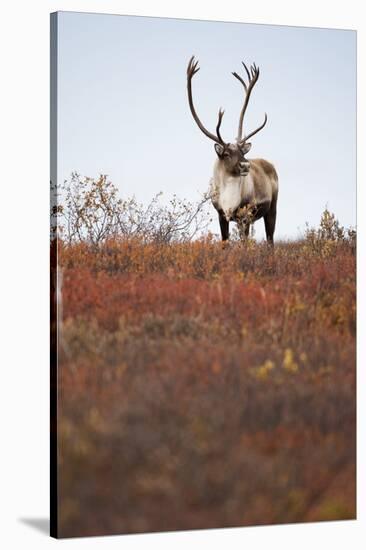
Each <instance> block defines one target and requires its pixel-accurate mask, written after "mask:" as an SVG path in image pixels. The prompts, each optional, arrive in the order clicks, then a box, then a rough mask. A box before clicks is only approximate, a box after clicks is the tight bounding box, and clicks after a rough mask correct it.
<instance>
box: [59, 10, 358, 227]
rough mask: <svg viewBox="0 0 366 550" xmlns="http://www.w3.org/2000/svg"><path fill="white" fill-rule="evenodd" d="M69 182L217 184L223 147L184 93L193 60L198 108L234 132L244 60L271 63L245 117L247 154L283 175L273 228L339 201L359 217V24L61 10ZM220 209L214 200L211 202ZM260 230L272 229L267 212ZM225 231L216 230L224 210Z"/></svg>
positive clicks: (123, 189)
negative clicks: (354, 27)
mask: <svg viewBox="0 0 366 550" xmlns="http://www.w3.org/2000/svg"><path fill="white" fill-rule="evenodd" d="M58 21H59V26H58V37H59V43H58V46H59V49H58V52H59V58H58V59H59V73H58V99H59V111H58V125H59V126H58V128H59V139H58V145H59V149H58V177H59V181H62V180H63V179H65V178H68V177H69V175H70V173H71V172H72V171H74V170H76V171H77V172H79V173H81V174H82V175H87V176H92V177H93V176H95V177H97V176H98V175H99V174H100V173H103V174H108V175H109V178H110V179H111V180H112V181H113V183H114V184H115V185H116V186H117V187H118V188H119V190H120V193H121V195H122V196H124V197H126V196H131V195H133V194H135V195H136V197H137V198H138V199H139V200H140V201H143V202H147V201H148V200H150V199H151V198H152V196H153V195H155V194H156V193H157V192H159V191H163V193H164V197H165V200H168V199H169V198H170V196H171V195H172V194H173V193H176V194H177V195H178V196H180V197H185V198H188V199H190V200H198V199H199V197H200V193H203V192H205V191H206V190H207V188H208V182H209V179H210V177H211V174H212V166H213V163H214V160H215V158H216V156H215V152H214V148H213V145H214V143H213V142H212V141H211V140H209V139H208V138H206V137H205V136H204V135H203V134H202V133H201V132H200V130H199V129H198V128H197V126H196V124H195V122H194V121H193V118H192V116H191V113H190V110H189V107H188V101H187V92H186V67H187V63H188V60H189V58H190V57H191V55H193V54H195V55H196V57H197V58H198V59H199V61H200V66H201V70H200V71H199V72H198V73H197V74H196V75H195V77H194V80H193V93H194V98H195V104H196V108H197V111H198V113H199V115H200V117H201V119H202V121H203V122H204V124H205V126H206V127H207V128H208V129H209V130H211V131H214V128H215V126H216V121H217V111H218V108H219V107H220V106H221V107H223V108H224V109H225V116H224V119H223V124H222V135H223V137H224V139H225V140H226V141H232V142H233V141H234V138H235V136H236V132H237V125H238V117H239V113H240V109H241V107H242V101H243V89H242V87H241V85H240V84H239V82H238V81H237V80H236V79H235V78H234V77H233V76H232V75H231V72H232V71H239V72H240V71H241V74H242V72H243V68H242V66H241V61H242V60H244V61H245V62H246V63H247V64H250V63H252V62H253V61H254V62H255V63H256V64H257V65H258V66H259V67H260V70H261V74H260V77H259V81H258V83H257V85H256V87H255V89H254V91H253V93H252V96H251V101H250V104H249V107H248V110H247V114H246V127H247V128H248V129H253V128H255V127H257V126H258V125H259V124H260V123H261V122H262V120H263V116H264V112H265V111H266V112H267V113H268V123H267V126H266V127H265V128H264V129H263V130H262V131H261V132H260V133H259V134H257V135H256V136H254V137H253V139H252V150H251V152H250V154H249V155H248V157H249V158H250V157H262V158H265V159H267V160H270V161H272V162H273V163H274V164H275V166H276V169H277V172H278V175H279V184H280V194H279V202H278V218H277V220H278V221H277V230H276V236H277V238H278V237H281V238H295V237H297V236H298V234H299V231H301V230H303V229H304V227H305V222H309V223H310V224H311V225H317V224H318V222H319V218H320V215H321V212H322V211H323V209H324V207H325V206H326V205H328V207H329V209H330V210H332V211H333V212H335V214H336V215H337V217H338V218H339V220H340V222H341V223H342V224H343V225H346V226H349V225H353V226H354V225H355V223H356V33H355V32H354V31H342V30H331V29H313V28H298V27H281V26H273V25H252V24H244V23H222V22H209V21H207V22H205V21H191V20H177V19H160V18H150V17H128V16H118V15H101V14H84V13H71V12H60V13H59V16H58ZM212 208H213V207H212ZM255 228H256V236H257V237H258V238H261V237H262V236H263V235H264V231H263V221H262V220H260V221H258V222H257V223H256V226H255ZM212 229H213V230H214V232H217V233H218V232H219V227H218V222H217V220H216V213H215V212H214V223H213V225H212Z"/></svg>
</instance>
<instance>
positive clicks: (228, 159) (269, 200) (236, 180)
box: [187, 56, 278, 245]
mask: <svg viewBox="0 0 366 550" xmlns="http://www.w3.org/2000/svg"><path fill="white" fill-rule="evenodd" d="M242 64H243V67H244V69H245V72H246V74H247V78H248V82H246V81H245V79H244V78H242V77H241V76H240V75H239V74H238V73H236V72H233V73H232V74H233V76H234V77H235V78H236V79H237V80H239V82H240V83H241V84H242V86H243V88H244V103H243V107H242V109H241V112H240V116H239V128H238V135H237V137H236V142H235V143H227V142H225V141H224V140H223V139H222V136H221V133H220V127H221V122H222V118H223V116H224V111H223V110H222V109H221V108H220V109H219V114H218V121H217V125H216V135H215V134H213V133H211V132H209V131H208V130H207V129H206V128H205V127H204V125H203V124H202V122H201V120H200V119H199V117H198V115H197V112H196V109H195V107H194V104H193V98H192V78H193V76H194V75H195V74H196V73H197V72H198V71H199V70H200V68H199V66H198V61H196V60H195V57H194V56H192V57H191V59H190V61H189V63H188V67H187V91H188V101H189V107H190V110H191V113H192V116H193V118H194V120H195V121H196V123H197V126H198V127H199V129H200V130H201V131H202V132H203V133H204V134H205V135H206V136H207V137H208V138H210V139H212V140H213V141H214V142H215V151H216V154H217V159H216V161H215V164H214V168H213V177H212V179H211V182H210V198H211V202H212V204H213V206H214V207H215V208H216V210H217V212H218V215H219V222H220V229H221V237H222V240H223V241H227V240H228V238H229V222H230V221H234V222H236V223H237V224H238V227H239V232H240V235H241V237H242V238H246V237H248V235H249V229H250V226H251V224H252V223H254V222H255V221H256V220H258V219H260V218H263V219H264V225H265V230H266V237H267V241H268V243H269V244H270V245H273V234H274V230H275V225H276V207H277V195H278V177H277V173H276V170H275V168H274V166H273V164H271V163H270V162H268V161H266V160H264V159H260V158H259V159H247V158H246V157H245V155H246V154H247V153H248V152H249V150H250V148H251V143H250V142H249V141H248V140H249V139H250V138H251V137H253V136H254V135H255V134H257V133H258V132H259V131H260V130H262V128H264V126H265V125H266V123H267V114H265V117H264V122H263V123H262V124H261V125H260V126H259V127H258V128H256V129H255V130H253V131H252V132H249V133H247V134H246V135H244V136H243V122H244V115H245V112H246V109H247V107H248V103H249V99H250V94H251V93H252V90H253V88H254V86H255V84H256V82H257V80H258V77H259V68H258V67H257V66H256V65H255V63H253V65H251V66H250V68H249V69H248V67H247V66H246V65H245V63H244V62H242Z"/></svg>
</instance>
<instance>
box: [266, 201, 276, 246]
mask: <svg viewBox="0 0 366 550" xmlns="http://www.w3.org/2000/svg"><path fill="white" fill-rule="evenodd" d="M276 215H277V205H276V200H274V201H273V202H272V204H271V208H270V209H269V210H268V212H267V214H266V215H265V216H264V227H265V229H266V237H267V242H268V244H269V245H271V246H273V244H274V243H273V235H274V232H275V227H276Z"/></svg>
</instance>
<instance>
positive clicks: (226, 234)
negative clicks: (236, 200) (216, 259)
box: [219, 212, 229, 243]
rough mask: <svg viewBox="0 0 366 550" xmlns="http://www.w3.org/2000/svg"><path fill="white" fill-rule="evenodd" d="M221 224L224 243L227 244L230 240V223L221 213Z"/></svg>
mask: <svg viewBox="0 0 366 550" xmlns="http://www.w3.org/2000/svg"><path fill="white" fill-rule="evenodd" d="M219 222H220V229H221V239H222V242H223V243H224V242H226V241H227V240H228V239H229V222H228V221H227V219H226V218H225V216H224V214H222V213H221V212H219Z"/></svg>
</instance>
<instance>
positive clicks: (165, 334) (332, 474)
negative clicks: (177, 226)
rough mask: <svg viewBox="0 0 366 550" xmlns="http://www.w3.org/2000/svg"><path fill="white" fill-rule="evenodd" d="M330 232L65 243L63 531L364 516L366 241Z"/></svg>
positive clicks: (70, 533)
mask: <svg viewBox="0 0 366 550" xmlns="http://www.w3.org/2000/svg"><path fill="white" fill-rule="evenodd" d="M314 242H315V241H314ZM314 242H311V241H310V240H303V241H297V242H291V243H290V242H288V243H287V242H283V243H279V244H278V245H277V247H276V249H275V252H274V253H272V252H271V251H270V250H268V248H267V246H266V245H264V244H255V243H253V242H251V241H249V242H248V243H247V245H245V246H243V245H240V244H232V245H231V246H229V247H228V248H227V249H225V250H223V249H222V247H221V245H220V244H219V243H216V242H214V241H213V240H211V239H209V238H208V239H205V240H200V241H195V242H191V243H185V244H184V243H182V244H171V245H167V244H154V243H152V244H141V243H140V242H139V241H137V240H131V239H130V240H120V241H118V240H111V241H108V242H106V243H104V244H103V245H102V246H101V247H100V248H98V249H92V248H90V247H88V246H87V245H86V244H83V243H80V244H73V245H72V246H68V247H66V246H62V245H60V254H59V258H60V265H61V267H62V269H63V281H64V286H63V293H62V296H63V317H64V321H63V327H62V347H61V353H60V368H59V387H60V401H59V404H60V409H59V414H60V424H59V445H60V446H59V450H60V477H59V490H60V492H59V497H60V500H59V511H60V535H61V536H75V535H97V534H108V533H109V534H112V533H128V532H143V531H160V530H174V529H193V528H209V527H225V526H239V525H258V524H268V523H285V522H297V521H315V520H325V519H326V520H330V519H347V518H354V517H355V254H354V248H353V246H352V245H351V243H349V242H347V241H343V240H341V241H339V242H336V241H335V242H333V241H324V242H322V243H320V244H319V242H318V241H317V242H316V243H315V244H316V246H315V245H314Z"/></svg>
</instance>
